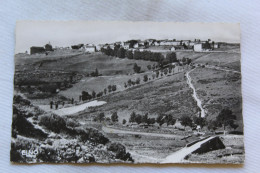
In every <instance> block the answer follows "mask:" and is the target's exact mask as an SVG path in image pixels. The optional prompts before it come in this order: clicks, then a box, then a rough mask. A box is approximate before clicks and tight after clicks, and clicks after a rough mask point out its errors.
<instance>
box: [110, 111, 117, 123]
mask: <svg viewBox="0 0 260 173" xmlns="http://www.w3.org/2000/svg"><path fill="white" fill-rule="evenodd" d="M111 120H112V121H113V122H118V115H117V112H114V113H113V114H112V116H111Z"/></svg>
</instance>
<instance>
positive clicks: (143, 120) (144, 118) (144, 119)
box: [142, 113, 148, 123]
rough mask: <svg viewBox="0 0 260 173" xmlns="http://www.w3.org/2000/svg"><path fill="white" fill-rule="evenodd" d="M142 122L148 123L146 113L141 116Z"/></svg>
mask: <svg viewBox="0 0 260 173" xmlns="http://www.w3.org/2000/svg"><path fill="white" fill-rule="evenodd" d="M142 123H148V113H146V114H145V115H144V116H143V117H142Z"/></svg>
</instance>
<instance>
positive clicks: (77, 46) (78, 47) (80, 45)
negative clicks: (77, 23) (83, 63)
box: [71, 44, 84, 49]
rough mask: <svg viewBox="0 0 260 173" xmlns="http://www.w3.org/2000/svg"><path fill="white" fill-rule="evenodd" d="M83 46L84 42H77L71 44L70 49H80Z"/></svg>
mask: <svg viewBox="0 0 260 173" xmlns="http://www.w3.org/2000/svg"><path fill="white" fill-rule="evenodd" d="M83 46H84V44H78V45H72V46H71V48H72V49H80V48H82V47H83Z"/></svg>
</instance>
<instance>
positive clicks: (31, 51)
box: [30, 46, 45, 55]
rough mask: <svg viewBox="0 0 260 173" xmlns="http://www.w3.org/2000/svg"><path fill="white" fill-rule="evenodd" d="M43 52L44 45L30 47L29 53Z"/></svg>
mask: <svg viewBox="0 0 260 173" xmlns="http://www.w3.org/2000/svg"><path fill="white" fill-rule="evenodd" d="M44 52H45V49H44V47H36V46H32V47H31V48H30V53H31V55H32V54H36V53H44Z"/></svg>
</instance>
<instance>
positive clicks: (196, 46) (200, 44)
mask: <svg viewBox="0 0 260 173" xmlns="http://www.w3.org/2000/svg"><path fill="white" fill-rule="evenodd" d="M193 50H194V51H195V52H200V51H202V43H197V44H194V46H193Z"/></svg>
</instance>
